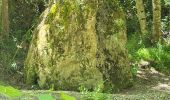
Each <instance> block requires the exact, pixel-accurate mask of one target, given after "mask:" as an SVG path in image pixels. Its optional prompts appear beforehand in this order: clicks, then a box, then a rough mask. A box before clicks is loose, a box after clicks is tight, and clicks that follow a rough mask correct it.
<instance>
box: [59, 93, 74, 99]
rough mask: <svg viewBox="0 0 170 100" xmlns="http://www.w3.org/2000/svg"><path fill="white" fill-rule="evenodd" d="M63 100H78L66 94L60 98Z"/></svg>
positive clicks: (62, 94)
mask: <svg viewBox="0 0 170 100" xmlns="http://www.w3.org/2000/svg"><path fill="white" fill-rule="evenodd" d="M60 98H61V99H62V100H76V99H75V97H73V96H69V95H67V94H65V93H61V97H60Z"/></svg>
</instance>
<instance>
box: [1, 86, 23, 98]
mask: <svg viewBox="0 0 170 100" xmlns="http://www.w3.org/2000/svg"><path fill="white" fill-rule="evenodd" d="M0 93H1V94H4V95H6V96H9V97H18V96H21V95H22V94H21V92H20V91H19V90H17V89H15V88H13V87H11V86H1V85H0Z"/></svg>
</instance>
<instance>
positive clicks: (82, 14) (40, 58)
mask: <svg viewBox="0 0 170 100" xmlns="http://www.w3.org/2000/svg"><path fill="white" fill-rule="evenodd" d="M41 19H42V20H41V22H40V23H39V25H38V26H37V28H36V29H35V30H34V36H33V39H32V42H31V45H30V49H29V52H28V55H27V59H26V61H25V80H26V83H27V84H29V85H31V84H36V83H38V85H39V86H40V87H41V88H50V86H54V88H55V89H57V90H59V89H60V90H78V88H79V87H80V86H85V87H86V88H88V89H94V88H95V87H96V86H97V85H98V84H101V83H102V84H103V86H104V89H107V88H110V89H113V90H114V89H116V88H125V87H127V86H129V85H131V73H130V67H129V62H128V57H127V51H126V50H125V43H126V27H125V18H124V13H123V11H122V9H121V8H120V7H119V4H118V3H117V0H100V2H99V1H98V2H97V1H95V0H84V1H79V2H78V1H77V0H64V1H62V2H59V1H58V2H56V3H55V4H53V5H52V6H51V7H49V8H47V9H46V10H45V11H44V12H43V14H42V15H41Z"/></svg>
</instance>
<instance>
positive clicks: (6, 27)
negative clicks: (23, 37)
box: [1, 0, 9, 37]
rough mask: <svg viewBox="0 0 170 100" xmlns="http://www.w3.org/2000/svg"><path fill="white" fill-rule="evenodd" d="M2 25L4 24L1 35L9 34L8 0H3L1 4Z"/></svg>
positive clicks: (6, 35)
mask: <svg viewBox="0 0 170 100" xmlns="http://www.w3.org/2000/svg"><path fill="white" fill-rule="evenodd" d="M1 15H2V17H1V23H2V24H1V25H2V33H1V37H8V36H9V15H8V0H2V6H1Z"/></svg>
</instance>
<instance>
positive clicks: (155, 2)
mask: <svg viewBox="0 0 170 100" xmlns="http://www.w3.org/2000/svg"><path fill="white" fill-rule="evenodd" d="M152 6H153V27H152V35H153V42H158V41H159V40H160V37H161V35H162V32H161V0H152Z"/></svg>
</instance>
